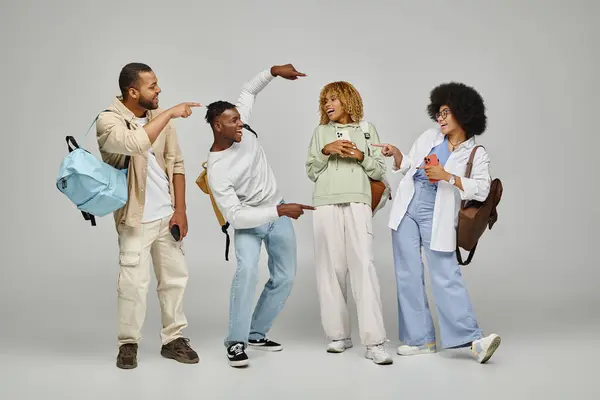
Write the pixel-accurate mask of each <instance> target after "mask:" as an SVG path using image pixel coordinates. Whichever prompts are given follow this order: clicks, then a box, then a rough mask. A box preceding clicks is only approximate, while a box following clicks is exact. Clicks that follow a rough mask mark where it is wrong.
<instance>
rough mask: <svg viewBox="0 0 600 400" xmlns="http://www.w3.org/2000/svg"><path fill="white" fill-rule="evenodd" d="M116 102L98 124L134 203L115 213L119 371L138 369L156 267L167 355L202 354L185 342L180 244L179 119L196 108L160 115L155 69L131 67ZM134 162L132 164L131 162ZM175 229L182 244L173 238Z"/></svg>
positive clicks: (105, 152) (103, 148) (186, 359)
mask: <svg viewBox="0 0 600 400" xmlns="http://www.w3.org/2000/svg"><path fill="white" fill-rule="evenodd" d="M119 87H120V90H121V96H118V97H117V98H116V99H115V101H114V102H113V104H112V105H110V106H109V107H108V108H107V109H106V111H104V112H102V113H101V114H100V116H99V117H98V121H97V123H96V129H97V139H98V145H99V147H100V153H101V155H102V159H103V160H104V161H105V162H106V163H108V164H111V165H112V166H114V167H117V168H128V184H129V198H128V201H127V203H126V204H125V206H124V207H122V208H121V209H119V210H117V211H116V212H115V213H114V216H115V222H116V227H117V233H118V239H119V240H118V242H119V261H120V271H119V276H118V283H117V292H118V344H119V354H118V355H117V366H118V367H119V368H123V369H132V368H135V367H137V350H138V343H139V342H140V340H141V334H140V331H141V329H142V325H143V323H144V319H145V315H146V297H147V293H148V284H149V281H150V272H149V270H150V261H152V265H153V266H154V272H155V275H156V280H157V283H158V285H157V292H158V298H159V302H160V308H161V320H162V330H161V335H160V336H161V340H162V344H163V346H162V349H161V354H162V355H163V356H164V357H167V358H171V359H175V360H177V361H179V362H182V363H188V364H193V363H197V362H198V354H197V353H196V352H195V351H194V350H193V349H192V348H191V347H190V346H189V340H188V339H187V338H184V337H182V333H181V332H182V330H183V329H184V328H185V327H186V326H187V319H186V317H185V314H184V312H183V296H184V291H185V287H186V284H187V279H188V270H187V265H186V263H185V259H184V251H183V247H182V240H183V238H184V237H185V236H186V235H187V230H188V226H187V216H186V202H185V175H184V163H183V156H182V154H181V150H180V148H179V144H178V141H177V134H176V132H175V126H174V124H173V123H172V122H171V120H172V119H174V118H180V117H182V118H187V117H189V116H190V115H191V114H192V107H198V106H200V104H197V103H182V104H179V105H177V106H174V107H172V108H169V109H167V110H161V109H159V107H158V95H159V93H160V91H161V90H160V88H159V86H158V81H157V78H156V75H155V74H154V72H153V71H152V69H151V68H150V67H149V66H147V65H145V64H141V63H131V64H127V65H126V66H125V67H123V69H122V70H121V74H120V76H119ZM127 156H129V157H127ZM174 225H177V227H178V228H179V232H180V238H179V240H176V239H175V238H174V236H173V235H172V233H171V228H172V227H173V226H174Z"/></svg>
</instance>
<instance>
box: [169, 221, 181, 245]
mask: <svg viewBox="0 0 600 400" xmlns="http://www.w3.org/2000/svg"><path fill="white" fill-rule="evenodd" d="M171 235H172V236H173V239H175V241H176V242H179V239H181V231H180V230H179V225H177V224H175V225H173V226H172V227H171Z"/></svg>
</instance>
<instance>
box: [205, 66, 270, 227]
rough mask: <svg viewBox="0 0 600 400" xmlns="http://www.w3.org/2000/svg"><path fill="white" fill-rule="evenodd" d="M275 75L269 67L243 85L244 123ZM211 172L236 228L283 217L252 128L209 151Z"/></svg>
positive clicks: (221, 204) (225, 212)
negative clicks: (237, 139)
mask: <svg viewBox="0 0 600 400" xmlns="http://www.w3.org/2000/svg"><path fill="white" fill-rule="evenodd" d="M273 78H274V77H273V75H271V72H270V70H265V71H263V72H261V73H260V74H258V75H257V76H255V77H254V78H253V79H252V80H251V81H249V82H247V83H246V84H245V85H244V86H243V87H242V93H241V94H240V96H239V98H238V101H237V103H236V108H237V110H238V112H239V113H240V116H241V119H242V122H243V123H245V124H249V122H248V121H249V118H250V114H251V113H252V106H253V105H254V101H255V99H256V96H257V95H258V93H259V92H260V91H261V90H263V89H264V88H265V87H266V86H267V85H268V84H269V82H271V81H272V80H273ZM249 125H250V124H249ZM207 174H208V184H209V186H210V189H211V191H212V192H213V196H214V198H215V201H216V202H217V206H218V207H219V210H220V211H221V213H222V214H223V216H224V217H225V219H226V220H227V221H229V223H230V224H231V226H233V228H234V229H248V228H255V227H257V226H260V225H264V224H266V223H268V222H271V221H273V220H276V219H277V218H279V215H278V213H277V205H278V204H279V203H280V202H281V201H282V196H281V194H280V193H279V190H278V189H277V183H276V181H275V175H274V174H273V171H272V170H271V167H270V166H269V163H268V162H267V156H266V155H265V152H264V150H263V148H262V147H261V146H260V144H259V143H258V139H257V138H256V137H255V136H254V134H253V133H252V132H249V131H247V130H244V132H243V136H242V140H241V142H239V143H233V145H231V147H229V148H228V149H226V150H223V151H211V152H209V154H208V159H207Z"/></svg>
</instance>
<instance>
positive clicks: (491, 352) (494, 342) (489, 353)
mask: <svg viewBox="0 0 600 400" xmlns="http://www.w3.org/2000/svg"><path fill="white" fill-rule="evenodd" d="M501 342H502V339H500V336H496V337H495V338H494V340H492V343H490V347H488V349H487V351H486V352H485V357H483V360H481V361H480V363H481V364H485V363H486V362H488V360H489V359H490V358H492V356H493V355H494V353H495V352H496V350H497V349H498V347H499V346H500V343H501Z"/></svg>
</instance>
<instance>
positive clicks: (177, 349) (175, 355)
mask: <svg viewBox="0 0 600 400" xmlns="http://www.w3.org/2000/svg"><path fill="white" fill-rule="evenodd" d="M189 342H190V340H189V339H186V338H177V339H175V340H173V341H172V342H170V343H167V344H165V345H163V347H162V348H161V350H160V354H161V355H162V356H163V357H166V358H171V359H173V360H176V361H179V362H180V363H184V364H196V363H197V362H198V361H199V360H200V358H199V357H198V353H196V352H195V351H194V350H193V349H192V348H191V347H190V345H189Z"/></svg>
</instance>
